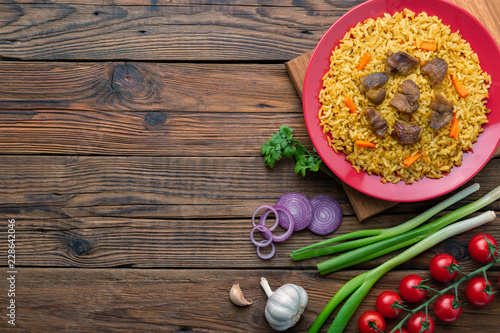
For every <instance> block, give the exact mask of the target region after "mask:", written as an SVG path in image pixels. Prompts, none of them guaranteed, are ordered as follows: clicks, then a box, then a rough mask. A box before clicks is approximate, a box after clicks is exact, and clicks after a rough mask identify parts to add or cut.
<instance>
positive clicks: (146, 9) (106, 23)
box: [0, 0, 363, 61]
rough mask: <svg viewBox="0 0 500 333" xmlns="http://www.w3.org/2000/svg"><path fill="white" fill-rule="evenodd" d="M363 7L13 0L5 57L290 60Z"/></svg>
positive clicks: (4, 31)
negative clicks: (349, 11) (346, 15)
mask: <svg viewBox="0 0 500 333" xmlns="http://www.w3.org/2000/svg"><path fill="white" fill-rule="evenodd" d="M361 2H363V1H362V0H357V1H352V2H351V1H349V2H333V3H325V2H324V1H307V2H303V3H302V2H300V3H297V2H296V1H293V2H292V1H286V2H284V3H283V2H281V1H278V0H276V1H266V2H265V3H264V4H261V3H260V1H259V2H257V1H252V2H248V3H247V2H244V1H243V2H242V1H240V2H237V3H235V4H229V2H226V3H225V4H224V3H222V4H209V3H207V2H203V1H195V2H191V1H168V2H166V1H155V2H149V1H140V2H131V1H123V2H117V3H115V2H113V4H109V3H106V2H103V1H98V0H90V1H80V2H76V1H75V2H73V1H57V3H54V2H41V3H40V2H37V3H33V2H31V1H16V0H9V1H7V2H6V3H3V4H2V5H1V7H0V22H1V23H2V25H1V26H0V36H1V38H0V57H4V58H11V59H12V58H15V59H23V60H30V59H37V60H62V59H65V60H68V59H79V60H91V59H99V60H114V59H131V60H155V61H160V60H176V61H178V60H182V61H186V60H245V61H256V60H288V59H291V58H294V57H296V56H298V55H300V54H301V53H303V52H305V51H307V50H309V49H311V48H314V46H315V45H316V43H317V42H318V41H319V39H320V38H321V36H322V35H323V33H324V32H325V31H326V30H327V28H328V27H329V26H331V25H332V24H333V23H334V22H335V21H336V20H337V19H338V18H339V17H340V16H341V15H342V14H344V13H345V12H346V11H347V10H349V9H350V8H352V7H354V6H355V5H356V4H359V3H361Z"/></svg>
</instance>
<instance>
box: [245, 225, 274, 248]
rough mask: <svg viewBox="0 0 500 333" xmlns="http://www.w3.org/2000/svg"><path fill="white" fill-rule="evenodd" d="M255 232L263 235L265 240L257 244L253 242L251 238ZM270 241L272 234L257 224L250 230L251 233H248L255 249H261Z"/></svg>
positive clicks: (253, 239) (266, 228)
mask: <svg viewBox="0 0 500 333" xmlns="http://www.w3.org/2000/svg"><path fill="white" fill-rule="evenodd" d="M255 230H259V231H260V232H261V233H262V234H263V235H266V236H267V237H265V238H266V239H263V240H261V241H259V242H257V241H256V240H255V238H254V237H253V234H254V233H255ZM272 239H273V233H272V232H271V230H270V229H269V228H268V227H266V226H265V225H261V224H258V225H256V226H255V227H253V228H252V231H250V240H251V241H252V243H254V244H255V246H257V247H263V246H267V245H269V244H270V243H271V241H272Z"/></svg>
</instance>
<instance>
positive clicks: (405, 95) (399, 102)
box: [389, 80, 420, 114]
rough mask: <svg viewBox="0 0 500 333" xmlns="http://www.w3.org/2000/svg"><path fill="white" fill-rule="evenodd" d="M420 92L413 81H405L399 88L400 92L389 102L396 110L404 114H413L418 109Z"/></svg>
mask: <svg viewBox="0 0 500 333" xmlns="http://www.w3.org/2000/svg"><path fill="white" fill-rule="evenodd" d="M419 97H420V90H419V89H418V86H417V84H416V83H415V82H413V81H412V80H405V81H403V83H402V84H401V85H400V86H399V87H398V92H397V93H396V94H395V95H394V97H393V98H392V99H391V101H390V102H389V104H390V105H392V106H393V107H394V108H396V109H397V110H398V111H400V112H403V113H408V114H411V113H413V112H415V111H416V110H417V109H418V106H419V103H418V98H419Z"/></svg>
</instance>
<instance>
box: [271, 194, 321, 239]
mask: <svg viewBox="0 0 500 333" xmlns="http://www.w3.org/2000/svg"><path fill="white" fill-rule="evenodd" d="M276 206H281V207H285V208H287V209H288V210H289V211H290V213H291V214H292V216H293V219H294V221H295V227H294V231H298V230H302V229H305V228H307V226H308V225H309V223H311V220H312V216H313V212H312V211H313V209H312V206H311V203H310V202H309V199H308V198H307V197H306V196H305V195H303V194H300V193H287V194H284V195H282V196H281V197H280V198H279V199H278V202H277V203H276ZM278 217H279V224H280V225H281V226H282V227H283V228H285V229H288V224H289V223H288V220H286V219H285V218H283V217H284V214H283V213H280V212H278Z"/></svg>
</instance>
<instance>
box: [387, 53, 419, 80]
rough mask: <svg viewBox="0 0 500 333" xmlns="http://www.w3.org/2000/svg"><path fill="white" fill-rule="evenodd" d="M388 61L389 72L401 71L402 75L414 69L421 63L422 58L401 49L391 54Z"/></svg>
mask: <svg viewBox="0 0 500 333" xmlns="http://www.w3.org/2000/svg"><path fill="white" fill-rule="evenodd" d="M386 62H387V65H388V66H389V67H388V68H387V71H388V72H389V74H395V73H400V74H402V75H407V74H408V73H410V72H411V70H412V69H414V68H415V67H416V66H417V65H418V64H420V60H418V59H415V58H413V57H412V56H411V55H409V54H408V53H405V52H401V51H399V52H396V53H392V54H390V55H389V57H388V58H387V60H386Z"/></svg>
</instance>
